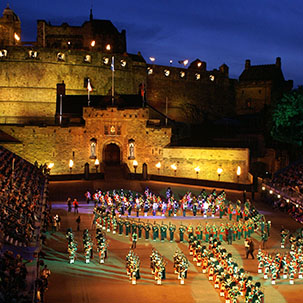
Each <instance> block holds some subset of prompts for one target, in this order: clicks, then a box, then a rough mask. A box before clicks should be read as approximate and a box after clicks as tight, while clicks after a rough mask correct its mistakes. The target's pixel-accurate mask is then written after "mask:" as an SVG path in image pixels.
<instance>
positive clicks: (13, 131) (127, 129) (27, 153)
mask: <svg viewBox="0 0 303 303" xmlns="http://www.w3.org/2000/svg"><path fill="white" fill-rule="evenodd" d="M84 119H85V120H86V125H85V126H77V127H60V126H47V127H37V126H24V127H22V126H8V125H1V126H0V129H1V130H3V131H4V132H6V133H8V134H10V135H12V136H14V137H15V138H16V139H18V140H19V141H20V142H22V143H21V144H14V145H13V144H3V146H4V147H6V148H8V149H9V150H11V151H12V152H15V153H16V154H17V155H19V156H21V157H23V158H25V159H26V160H28V161H29V162H31V163H34V162H35V161H37V162H38V163H40V164H43V163H50V162H53V163H54V168H53V169H52V173H54V174H66V173H69V166H68V165H69V160H70V159H72V160H73V161H74V167H73V172H74V173H83V171H84V164H85V163H86V162H88V163H89V164H90V167H91V169H92V170H93V171H94V161H95V159H96V158H98V159H99V161H100V162H101V163H102V160H103V157H104V149H105V148H106V146H107V145H108V144H110V143H114V144H116V145H117V146H118V147H119V148H120V154H121V162H122V163H127V164H128V165H129V167H131V168H132V164H133V160H134V159H136V160H137V161H138V163H139V167H138V172H140V171H141V167H140V166H141V164H142V163H143V162H146V161H148V159H149V158H151V157H152V156H153V155H152V149H153V148H154V146H157V149H158V150H159V151H161V152H160V155H162V151H163V148H164V147H165V146H166V145H167V144H169V142H170V138H171V129H170V128H163V129H160V128H149V127H146V122H147V120H148V110H147V109H139V110H117V109H116V108H112V109H109V110H95V109H93V108H85V109H84ZM112 126H114V127H115V129H116V131H115V133H113V134H112V133H111V132H110V128H111V127H112ZM105 128H107V133H105ZM118 129H119V131H118ZM92 139H94V140H96V142H97V143H96V157H93V158H92V157H91V149H90V148H91V145H90V144H91V140H92ZM131 139H132V140H134V142H135V157H134V158H133V159H129V156H130V155H129V149H128V145H129V140H131Z"/></svg>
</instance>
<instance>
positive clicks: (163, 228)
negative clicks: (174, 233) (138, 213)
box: [160, 222, 168, 242]
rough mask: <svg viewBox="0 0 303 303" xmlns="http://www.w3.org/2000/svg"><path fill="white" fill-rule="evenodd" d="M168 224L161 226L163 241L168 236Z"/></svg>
mask: <svg viewBox="0 0 303 303" xmlns="http://www.w3.org/2000/svg"><path fill="white" fill-rule="evenodd" d="M167 228H168V226H167V225H166V224H163V222H162V225H161V226H160V232H161V242H164V240H165V239H166V238H167V235H166V231H167Z"/></svg>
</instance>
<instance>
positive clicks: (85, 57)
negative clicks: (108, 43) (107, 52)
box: [84, 55, 92, 63]
mask: <svg viewBox="0 0 303 303" xmlns="http://www.w3.org/2000/svg"><path fill="white" fill-rule="evenodd" d="M91 61H92V57H91V55H85V56H84V62H85V63H91Z"/></svg>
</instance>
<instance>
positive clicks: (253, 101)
mask: <svg viewBox="0 0 303 303" xmlns="http://www.w3.org/2000/svg"><path fill="white" fill-rule="evenodd" d="M271 91H272V82H271V81H253V82H251V83H239V84H238V85H237V87H236V100H237V104H236V112H237V114H247V113H252V112H253V113H254V112H260V111H261V110H262V109H263V108H264V106H266V105H270V104H271V98H272V96H271Z"/></svg>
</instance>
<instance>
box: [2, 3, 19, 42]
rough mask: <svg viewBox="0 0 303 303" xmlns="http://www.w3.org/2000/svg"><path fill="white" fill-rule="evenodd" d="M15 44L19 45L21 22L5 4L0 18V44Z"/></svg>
mask: <svg viewBox="0 0 303 303" xmlns="http://www.w3.org/2000/svg"><path fill="white" fill-rule="evenodd" d="M15 45H21V22H20V19H19V17H18V16H17V15H16V14H15V13H14V12H13V10H11V9H10V7H9V5H7V7H6V8H5V9H4V11H3V16H2V17H1V18H0V46H15Z"/></svg>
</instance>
